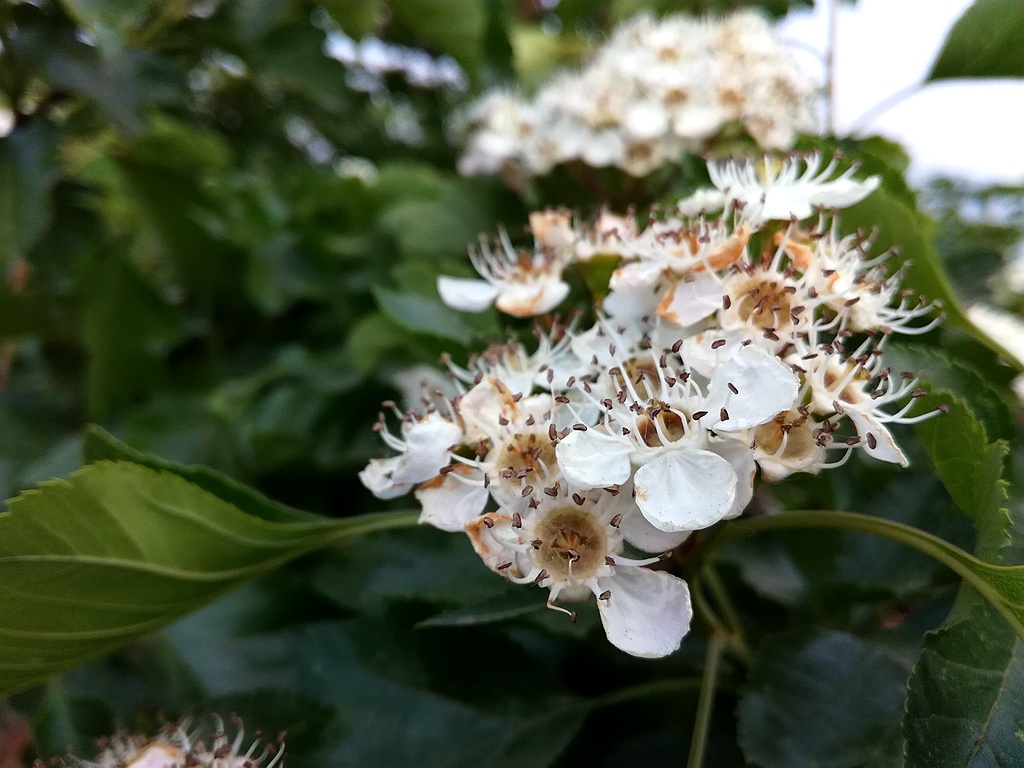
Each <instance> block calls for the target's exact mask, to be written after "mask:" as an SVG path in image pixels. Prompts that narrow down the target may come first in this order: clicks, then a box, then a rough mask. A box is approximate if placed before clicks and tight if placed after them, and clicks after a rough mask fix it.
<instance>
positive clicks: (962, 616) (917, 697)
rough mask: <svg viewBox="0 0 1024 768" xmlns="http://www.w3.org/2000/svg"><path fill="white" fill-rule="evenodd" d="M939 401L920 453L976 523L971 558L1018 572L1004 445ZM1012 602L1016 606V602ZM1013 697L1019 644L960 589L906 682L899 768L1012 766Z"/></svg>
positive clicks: (1018, 724)
mask: <svg viewBox="0 0 1024 768" xmlns="http://www.w3.org/2000/svg"><path fill="white" fill-rule="evenodd" d="M936 381H937V382H938V381H941V382H942V385H943V386H946V387H950V388H951V389H956V390H959V391H960V392H965V393H966V392H970V391H971V390H972V389H974V386H968V387H966V388H962V387H961V386H957V384H956V380H955V379H952V378H950V376H949V375H948V372H946V373H943V372H941V371H940V372H939V374H938V375H937V376H936ZM961 381H962V380H961ZM968 381H969V380H968ZM940 397H941V398H944V399H945V400H947V402H948V403H949V404H950V406H951V407H950V412H949V413H948V414H946V415H945V416H942V417H940V418H938V419H932V420H930V421H926V422H924V423H922V424H920V425H918V427H917V431H918V433H919V434H920V435H921V439H922V442H923V444H924V446H925V449H926V450H927V451H928V453H929V454H930V455H931V457H932V459H933V462H934V464H935V468H936V470H937V471H938V473H939V476H940V477H941V478H942V481H943V483H944V484H945V485H946V487H947V489H949V492H950V494H951V495H952V496H953V498H954V499H955V500H956V501H957V504H958V505H959V506H960V508H961V509H963V510H964V512H966V513H967V514H969V515H970V516H971V517H972V518H973V520H974V522H975V525H976V529H977V545H976V547H975V553H976V555H977V556H978V557H979V558H981V559H983V560H986V561H988V562H992V563H998V564H1001V565H1020V564H1021V563H1024V557H1021V550H1020V541H1019V540H1018V541H1015V540H1014V538H1013V537H1014V536H1016V535H1018V534H1017V527H1016V526H1014V525H1011V522H1013V521H1012V520H1011V517H1010V511H1009V509H1008V508H1007V507H1006V506H1005V505H1006V501H1007V483H1006V481H1004V480H1003V479H1002V472H1003V463H1004V459H1005V455H1006V445H1005V443H1002V442H1000V441H997V442H992V443H990V442H988V436H987V432H986V429H985V425H984V424H983V423H982V422H981V421H980V420H979V419H977V418H975V417H974V415H973V413H972V411H971V410H970V409H969V408H968V407H967V405H966V404H965V402H964V401H963V400H962V399H960V398H959V397H958V396H957V395H956V394H954V393H953V392H950V391H945V392H942V391H940V392H933V393H932V394H931V395H929V397H927V398H924V399H925V400H926V401H928V402H926V406H928V405H934V404H935V402H936V400H937V398H940ZM1016 516H1017V517H1019V516H1020V511H1019V510H1018V511H1017V512H1016ZM1018 599H1019V601H1020V602H1021V603H1024V597H1022V598H1018ZM1022 696H1024V646H1022V643H1021V637H1020V635H1019V632H1014V631H1013V629H1012V628H1011V627H1009V626H1007V625H1006V624H1005V623H1004V622H1000V621H998V620H997V613H996V611H995V610H994V609H993V607H992V606H991V605H990V604H989V603H986V602H985V601H984V600H983V599H982V598H981V596H979V595H978V594H977V592H975V591H974V590H972V589H971V588H970V587H967V586H964V587H963V588H961V591H960V594H959V595H958V598H957V602H956V604H955V606H954V608H953V611H952V612H951V614H950V616H949V618H948V619H947V620H946V622H945V623H944V624H943V626H942V627H940V628H939V629H937V630H935V631H933V632H929V633H928V634H927V635H926V636H925V641H924V647H923V649H922V652H921V656H920V658H919V659H918V662H917V663H916V664H915V666H914V670H913V674H912V675H911V677H910V682H909V688H908V698H907V715H906V718H905V721H904V737H905V739H906V754H907V766H908V767H909V768H917V767H918V766H920V767H921V768H924V767H925V766H928V767H929V768H933V767H934V768H966V767H967V766H976V765H985V764H990V765H1000V764H1005V765H1012V764H1013V763H1014V762H1015V761H1016V760H1017V759H1018V758H1019V755H1020V750H1021V737H1020V734H1021V733H1022V732H1024V731H1022V725H1024V716H1022V715H1021V706H1020V704H1021V701H1022Z"/></svg>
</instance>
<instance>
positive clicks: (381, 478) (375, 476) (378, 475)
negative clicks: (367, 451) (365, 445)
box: [359, 456, 412, 499]
mask: <svg viewBox="0 0 1024 768" xmlns="http://www.w3.org/2000/svg"><path fill="white" fill-rule="evenodd" d="M401 458H402V457H401V456H392V457H391V458H390V459H372V460H371V461H370V463H369V464H367V465H366V469H364V470H363V471H362V472H360V473H359V481H360V482H361V483H362V484H363V485H364V486H366V488H367V489H368V490H369V491H370V493H372V494H373V495H374V496H376V497H377V498H378V499H393V498H395V497H396V496H401V495H402V494H405V493H408V492H409V491H410V490H411V489H412V483H396V482H395V481H394V479H393V478H392V474H393V473H394V471H395V469H397V468H398V462H399V461H400V460H401Z"/></svg>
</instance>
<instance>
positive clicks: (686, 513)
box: [361, 156, 937, 656]
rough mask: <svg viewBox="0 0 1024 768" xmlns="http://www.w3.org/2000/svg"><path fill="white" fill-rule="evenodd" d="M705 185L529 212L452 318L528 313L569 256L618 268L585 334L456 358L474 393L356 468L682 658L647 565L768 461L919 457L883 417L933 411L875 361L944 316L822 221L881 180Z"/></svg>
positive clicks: (792, 161)
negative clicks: (634, 206) (643, 205)
mask: <svg viewBox="0 0 1024 768" xmlns="http://www.w3.org/2000/svg"><path fill="white" fill-rule="evenodd" d="M711 178H712V179H713V180H714V182H715V183H716V185H717V186H716V188H715V189H710V190H703V191H701V192H699V193H698V194H697V195H695V196H694V197H692V198H688V199H686V200H683V201H681V202H680V204H679V206H678V207H677V209H676V210H674V211H672V212H670V213H669V214H667V215H662V216H653V215H652V217H651V218H650V220H648V221H647V222H644V224H643V225H641V223H640V222H637V221H636V220H635V218H634V217H633V216H628V215H627V216H617V215H614V214H611V213H607V212H605V213H602V214H601V215H600V216H599V217H598V218H597V220H596V222H594V223H593V224H592V225H585V224H581V223H578V222H573V221H572V219H571V217H570V216H569V214H568V213H566V212H564V211H548V212H543V213H538V214H534V216H532V217H531V221H530V224H531V229H532V232H533V235H534V240H535V246H534V248H533V249H531V250H527V251H525V252H519V251H517V250H516V249H515V248H514V247H513V245H512V244H511V243H510V242H509V240H508V238H507V237H505V238H502V241H501V243H500V246H499V247H497V248H495V249H492V248H490V247H487V248H484V249H481V250H478V251H474V258H473V260H474V263H475V264H476V266H477V269H478V271H479V272H480V274H481V278H482V279H480V280H460V279H455V278H448V277H442V278H440V280H439V284H438V288H439V292H440V294H441V296H442V299H443V300H444V301H445V302H446V303H448V304H449V305H450V306H452V307H454V308H457V309H462V310H469V311H480V310H482V309H484V308H486V307H488V306H490V304H491V303H492V302H493V303H496V304H497V306H498V307H499V308H500V309H502V310H503V311H505V312H509V313H511V314H514V315H519V316H528V315H543V314H545V313H547V312H549V311H550V310H552V309H553V308H554V307H555V306H556V305H558V304H559V303H560V302H561V301H562V300H563V299H564V298H565V297H566V295H567V293H568V292H569V284H568V283H567V282H566V281H565V280H564V279H563V273H564V271H565V270H566V269H568V268H569V267H575V268H579V269H584V270H585V269H588V268H590V267H592V266H594V262H595V261H598V260H600V261H603V262H604V263H605V265H608V264H609V263H610V264H612V265H614V267H615V268H614V271H613V272H612V274H611V278H610V281H609V284H608V290H607V295H606V296H605V298H604V300H603V304H602V305H601V308H600V310H599V311H598V313H597V317H596V321H595V322H594V323H593V325H592V326H591V327H589V328H581V327H580V325H579V324H578V323H570V324H569V325H568V326H566V325H562V324H559V323H558V322H557V321H554V320H551V321H548V324H547V325H543V326H542V325H538V332H537V334H536V335H537V338H538V342H537V344H536V345H535V346H534V347H533V348H532V350H531V349H528V348H526V347H525V346H524V345H523V344H522V343H520V342H519V341H518V340H515V339H513V340H511V341H509V342H508V343H506V344H502V345H496V346H492V347H490V348H489V349H487V350H485V351H484V353H483V354H481V355H479V356H477V357H475V358H473V359H471V360H470V361H469V363H468V365H467V367H465V368H463V367H460V366H457V365H455V364H454V363H453V362H451V361H448V367H449V370H450V373H451V375H452V377H453V379H454V380H455V382H457V384H458V386H459V392H460V394H458V395H457V396H455V397H448V396H445V395H444V394H442V393H441V392H440V391H437V390H435V391H431V390H428V391H425V392H424V398H423V400H422V403H423V404H424V410H423V411H422V412H420V413H416V412H413V411H409V412H405V413H403V412H401V411H400V410H398V409H397V408H396V407H393V410H394V415H395V417H396V418H397V420H398V421H399V423H400V427H399V429H398V430H397V431H392V429H391V428H389V426H388V424H387V420H386V419H385V418H384V417H382V418H381V421H380V422H379V425H378V426H379V431H380V434H381V435H382V437H383V439H384V441H385V443H386V444H387V445H388V446H389V447H390V448H391V449H392V450H393V451H394V455H393V456H391V457H389V458H384V459H375V460H374V461H372V462H370V464H369V466H367V468H366V469H365V470H364V471H363V473H362V475H361V479H362V480H363V482H364V484H366V486H367V487H368V488H370V489H371V490H372V491H373V492H374V493H375V494H376V495H378V496H380V497H381V498H390V497H393V496H397V495H400V494H403V493H406V492H408V491H413V490H414V493H415V496H416V498H417V500H418V501H419V502H420V504H421V505H422V517H421V521H422V522H425V523H429V524H432V525H435V526H437V527H438V528H441V529H443V530H447V531H465V532H466V533H467V534H468V535H469V537H470V540H471V541H472V544H473V546H474V548H475V549H476V551H477V552H478V553H479V554H480V556H481V558H482V559H483V561H484V563H485V564H486V565H487V566H488V567H490V568H491V569H492V570H494V571H497V572H498V573H500V574H502V575H504V576H505V577H506V578H508V579H509V580H511V581H513V582H516V583H522V584H531V583H536V584H540V585H542V586H544V587H546V588H548V589H549V590H550V596H549V598H548V605H549V606H551V607H558V606H556V602H563V601H565V602H568V601H574V600H580V599H582V598H584V597H585V596H586V595H588V594H593V595H594V596H595V597H596V598H597V604H598V607H599V609H600V615H601V619H602V622H603V624H604V627H605V630H606V632H607V635H608V638H609V640H611V642H612V643H614V644H615V645H616V646H618V647H619V648H621V649H623V650H625V651H627V652H628V653H632V654H634V655H638V656H662V655H665V654H668V653H671V652H672V651H673V650H674V649H675V648H676V647H678V645H679V642H680V640H681V638H682V637H683V635H684V634H685V633H686V631H687V629H688V626H689V621H690V617H691V610H690V602H689V593H688V590H687V586H686V584H685V582H683V581H682V580H681V579H679V578H677V577H676V576H674V575H671V574H669V573H668V572H666V571H664V570H651V569H649V568H647V567H646V566H649V565H652V564H654V563H656V562H657V561H658V559H659V556H658V554H657V553H664V552H665V551H667V550H670V549H672V548H674V547H676V546H678V545H679V544H681V543H682V542H683V541H684V540H685V539H686V538H687V537H688V536H690V534H691V533H692V532H693V531H697V530H701V529H705V528H708V527H710V526H713V525H715V524H716V523H718V522H720V521H722V520H726V519H728V518H731V517H735V516H736V515H739V514H741V513H742V512H743V510H744V508H745V507H746V505H747V504H748V502H749V501H750V499H751V497H752V494H753V488H754V482H755V478H756V476H757V474H758V470H760V475H761V477H762V478H763V479H764V480H767V481H779V480H781V479H783V478H785V477H787V476H788V475H790V474H792V473H795V472H808V473H817V472H820V471H821V470H822V469H826V468H828V467H833V466H836V465H838V464H840V463H842V462H844V461H846V460H847V459H848V458H849V457H850V455H851V454H852V453H853V452H854V451H857V450H860V451H863V452H865V453H866V454H867V455H869V456H872V457H874V458H875V459H879V460H882V461H887V462H892V463H895V464H900V465H905V464H906V463H907V460H906V458H905V456H904V454H903V452H902V451H901V450H900V448H899V446H898V445H897V444H896V441H895V440H894V438H893V436H892V434H891V433H890V431H889V426H888V425H890V424H893V423H910V422H913V421H916V420H919V419H922V418H927V417H928V416H930V415H933V414H931V413H929V414H920V415H910V414H909V412H910V410H911V409H912V407H913V402H914V399H915V398H916V397H918V396H920V395H922V394H924V392H923V390H921V389H919V388H918V387H917V381H916V379H915V378H914V377H913V376H912V375H910V374H904V375H893V374H892V373H891V372H890V371H889V370H888V369H887V368H884V367H883V362H882V355H881V352H882V348H883V346H884V345H885V341H886V339H887V338H889V337H890V336H891V335H892V334H894V333H918V332H922V331H925V330H927V329H928V328H930V327H931V326H932V325H933V324H934V323H935V322H937V319H932V320H929V319H928V317H927V316H928V315H930V314H933V313H934V308H933V306H931V305H929V304H926V303H925V302H924V301H922V300H920V299H916V298H914V297H910V296H907V295H905V294H902V293H900V292H899V287H898V281H899V274H898V273H897V274H896V275H887V274H886V273H885V271H884V264H883V262H884V255H883V256H880V257H871V256H869V255H868V249H869V247H870V240H869V238H864V237H860V236H854V235H846V236H844V235H842V234H841V233H840V231H839V229H838V227H837V224H836V220H835V218H834V217H832V218H830V217H829V216H828V215H826V214H825V213H823V212H818V210H817V209H820V208H821V207H822V206H828V207H841V206H845V205H850V204H852V203H854V202H857V201H858V200H860V199H862V198H863V197H865V196H866V195H867V194H869V193H870V192H871V191H872V190H873V189H874V188H875V186H876V185H877V183H878V180H877V179H875V178H871V179H868V180H866V181H860V180H857V179H855V178H854V176H853V171H852V170H850V171H847V172H845V173H841V174H837V168H836V166H835V164H834V163H833V164H829V165H828V166H826V167H824V168H822V163H821V158H820V157H817V156H809V157H803V156H792V157H788V158H786V159H784V160H781V161H777V160H773V159H772V158H769V157H766V158H763V159H762V160H760V161H758V162H756V163H755V162H751V161H730V162H727V163H722V164H713V165H712V168H711ZM698 205H699V206H700V208H703V209H712V208H715V207H717V208H719V209H721V211H722V212H721V213H720V214H718V215H716V216H709V215H708V213H707V210H698V211H697V212H696V213H693V212H692V209H693V208H694V207H695V206H698ZM541 327H545V328H547V330H546V331H540V330H539V329H540V328H541ZM531 346H532V345H531ZM643 553H650V554H648V555H645V554H643ZM561 610H567V609H564V608H562V609H561ZM568 612H570V613H571V611H568Z"/></svg>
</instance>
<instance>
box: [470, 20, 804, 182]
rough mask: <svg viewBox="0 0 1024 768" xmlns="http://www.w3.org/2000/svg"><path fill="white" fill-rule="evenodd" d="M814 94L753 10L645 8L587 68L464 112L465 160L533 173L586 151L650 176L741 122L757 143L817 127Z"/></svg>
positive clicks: (596, 161)
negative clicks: (530, 93) (712, 15)
mask: <svg viewBox="0 0 1024 768" xmlns="http://www.w3.org/2000/svg"><path fill="white" fill-rule="evenodd" d="M814 96H815V87H814V84H813V83H812V82H811V81H809V80H808V79H807V77H806V76H805V75H804V74H802V73H801V72H800V70H799V68H798V67H797V66H796V64H795V63H794V61H793V60H792V58H791V56H790V55H789V53H788V52H787V51H786V49H785V48H784V47H783V46H782V44H781V42H780V41H779V40H778V38H777V37H776V35H775V33H774V31H773V30H772V28H771V26H770V25H769V23H768V22H767V21H765V20H764V19H763V18H762V17H761V16H759V15H757V14H756V13H754V12H750V11H744V12H740V13H736V14H734V15H732V16H730V17H728V18H725V19H723V20H720V21H699V20H696V19H692V18H689V17H687V16H681V15H678V16H668V17H665V18H663V19H655V18H654V17H652V16H649V15H642V16H638V17H636V18H634V19H632V20H630V21H629V22H627V23H625V24H623V25H622V26H620V27H619V28H618V29H616V30H615V31H614V32H613V33H612V35H611V36H610V38H609V39H608V40H607V42H605V43H604V44H603V45H602V46H601V47H600V48H599V49H598V50H597V51H596V53H595V55H594V57H593V59H592V60H591V61H590V62H589V64H588V65H587V66H586V67H585V68H584V69H582V70H581V71H578V72H573V73H566V74H563V75H561V76H560V77H558V78H556V79H554V80H552V81H551V82H549V83H547V84H546V85H545V86H544V87H542V88H541V89H540V91H539V93H537V95H536V96H535V97H534V98H532V99H527V98H524V97H523V96H521V95H520V94H518V93H515V92H509V91H495V92H492V93H490V94H487V95H485V96H484V97H483V98H482V99H481V100H480V101H479V102H477V103H476V104H475V105H474V106H473V107H472V108H471V109H470V111H469V113H468V119H469V122H470V124H471V133H470V136H469V139H468V145H467V148H466V151H465V154H464V155H463V156H462V158H461V160H460V163H459V170H460V172H461V173H463V174H466V175H472V174H480V173H493V172H495V171H499V170H502V169H506V168H514V169H516V170H517V171H518V172H521V173H525V174H526V175H529V176H536V175H542V174H545V173H547V172H548V171H550V170H551V168H552V167H554V166H555V165H557V164H560V163H567V162H570V161H573V160H579V161H582V162H583V163H585V164H586V165H590V166H595V167H603V166H616V167H618V168H621V169H622V170H624V171H626V172H627V173H629V174H632V175H634V176H643V175H645V174H647V173H649V172H651V171H652V170H654V169H655V168H658V167H660V166H662V165H664V164H665V163H666V162H672V161H674V160H676V159H678V158H679V157H681V156H682V155H683V154H685V153H687V152H700V151H702V150H703V149H704V148H705V146H706V144H707V142H708V140H709V139H711V138H712V137H714V136H716V135H717V134H718V133H719V132H720V131H721V130H722V129H723V128H724V127H725V126H726V125H727V124H729V123H734V122H737V123H739V124H741V125H742V126H743V128H744V129H745V130H746V132H747V133H748V134H750V136H751V137H752V138H753V139H754V140H755V141H757V143H758V144H759V145H760V146H761V147H763V148H766V149H788V148H789V147H791V146H792V144H793V141H794V140H795V138H796V135H797V134H798V133H800V132H809V131H813V130H814V129H815V127H816V119H815V100H814Z"/></svg>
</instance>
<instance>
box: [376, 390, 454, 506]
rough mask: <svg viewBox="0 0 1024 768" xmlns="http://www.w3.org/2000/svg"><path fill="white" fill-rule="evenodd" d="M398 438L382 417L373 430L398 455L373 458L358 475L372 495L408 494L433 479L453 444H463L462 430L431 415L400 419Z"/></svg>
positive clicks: (379, 496)
mask: <svg viewBox="0 0 1024 768" xmlns="http://www.w3.org/2000/svg"><path fill="white" fill-rule="evenodd" d="M395 411H396V413H397V414H398V416H399V417H400V418H401V419H402V427H401V437H398V436H396V435H393V434H391V432H390V431H389V430H388V428H387V425H386V424H385V422H384V416H383V414H382V415H381V418H380V421H378V422H377V425H376V429H377V431H378V432H379V433H380V435H381V438H382V439H383V440H384V443H385V445H387V446H388V447H389V448H391V449H393V450H395V451H398V455H397V456H392V457H391V458H387V459H372V460H371V461H370V463H369V464H367V466H366V468H365V469H364V470H363V471H362V472H360V473H359V479H360V480H361V481H362V483H363V485H364V486H366V487H367V488H368V489H369V490H370V491H371V492H372V493H373V495H374V496H376V497H377V498H379V499H392V498H395V497H396V496H401V495H403V494H405V493H408V492H409V491H410V490H411V489H412V486H413V485H415V484H416V483H422V482H424V481H425V480H429V479H430V478H432V477H434V476H435V475H436V474H437V473H438V472H440V471H441V468H442V467H444V466H446V465H447V464H448V453H449V450H450V449H451V447H452V446H453V445H457V444H459V443H461V442H462V438H463V434H462V429H461V427H460V426H459V425H458V424H456V423H454V422H453V421H452V420H451V419H450V418H445V417H444V416H442V415H441V414H440V413H437V412H431V413H428V414H427V415H426V416H423V417H420V418H417V417H415V416H411V415H405V416H403V415H402V413H401V412H400V411H398V410H397V409H395Z"/></svg>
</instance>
